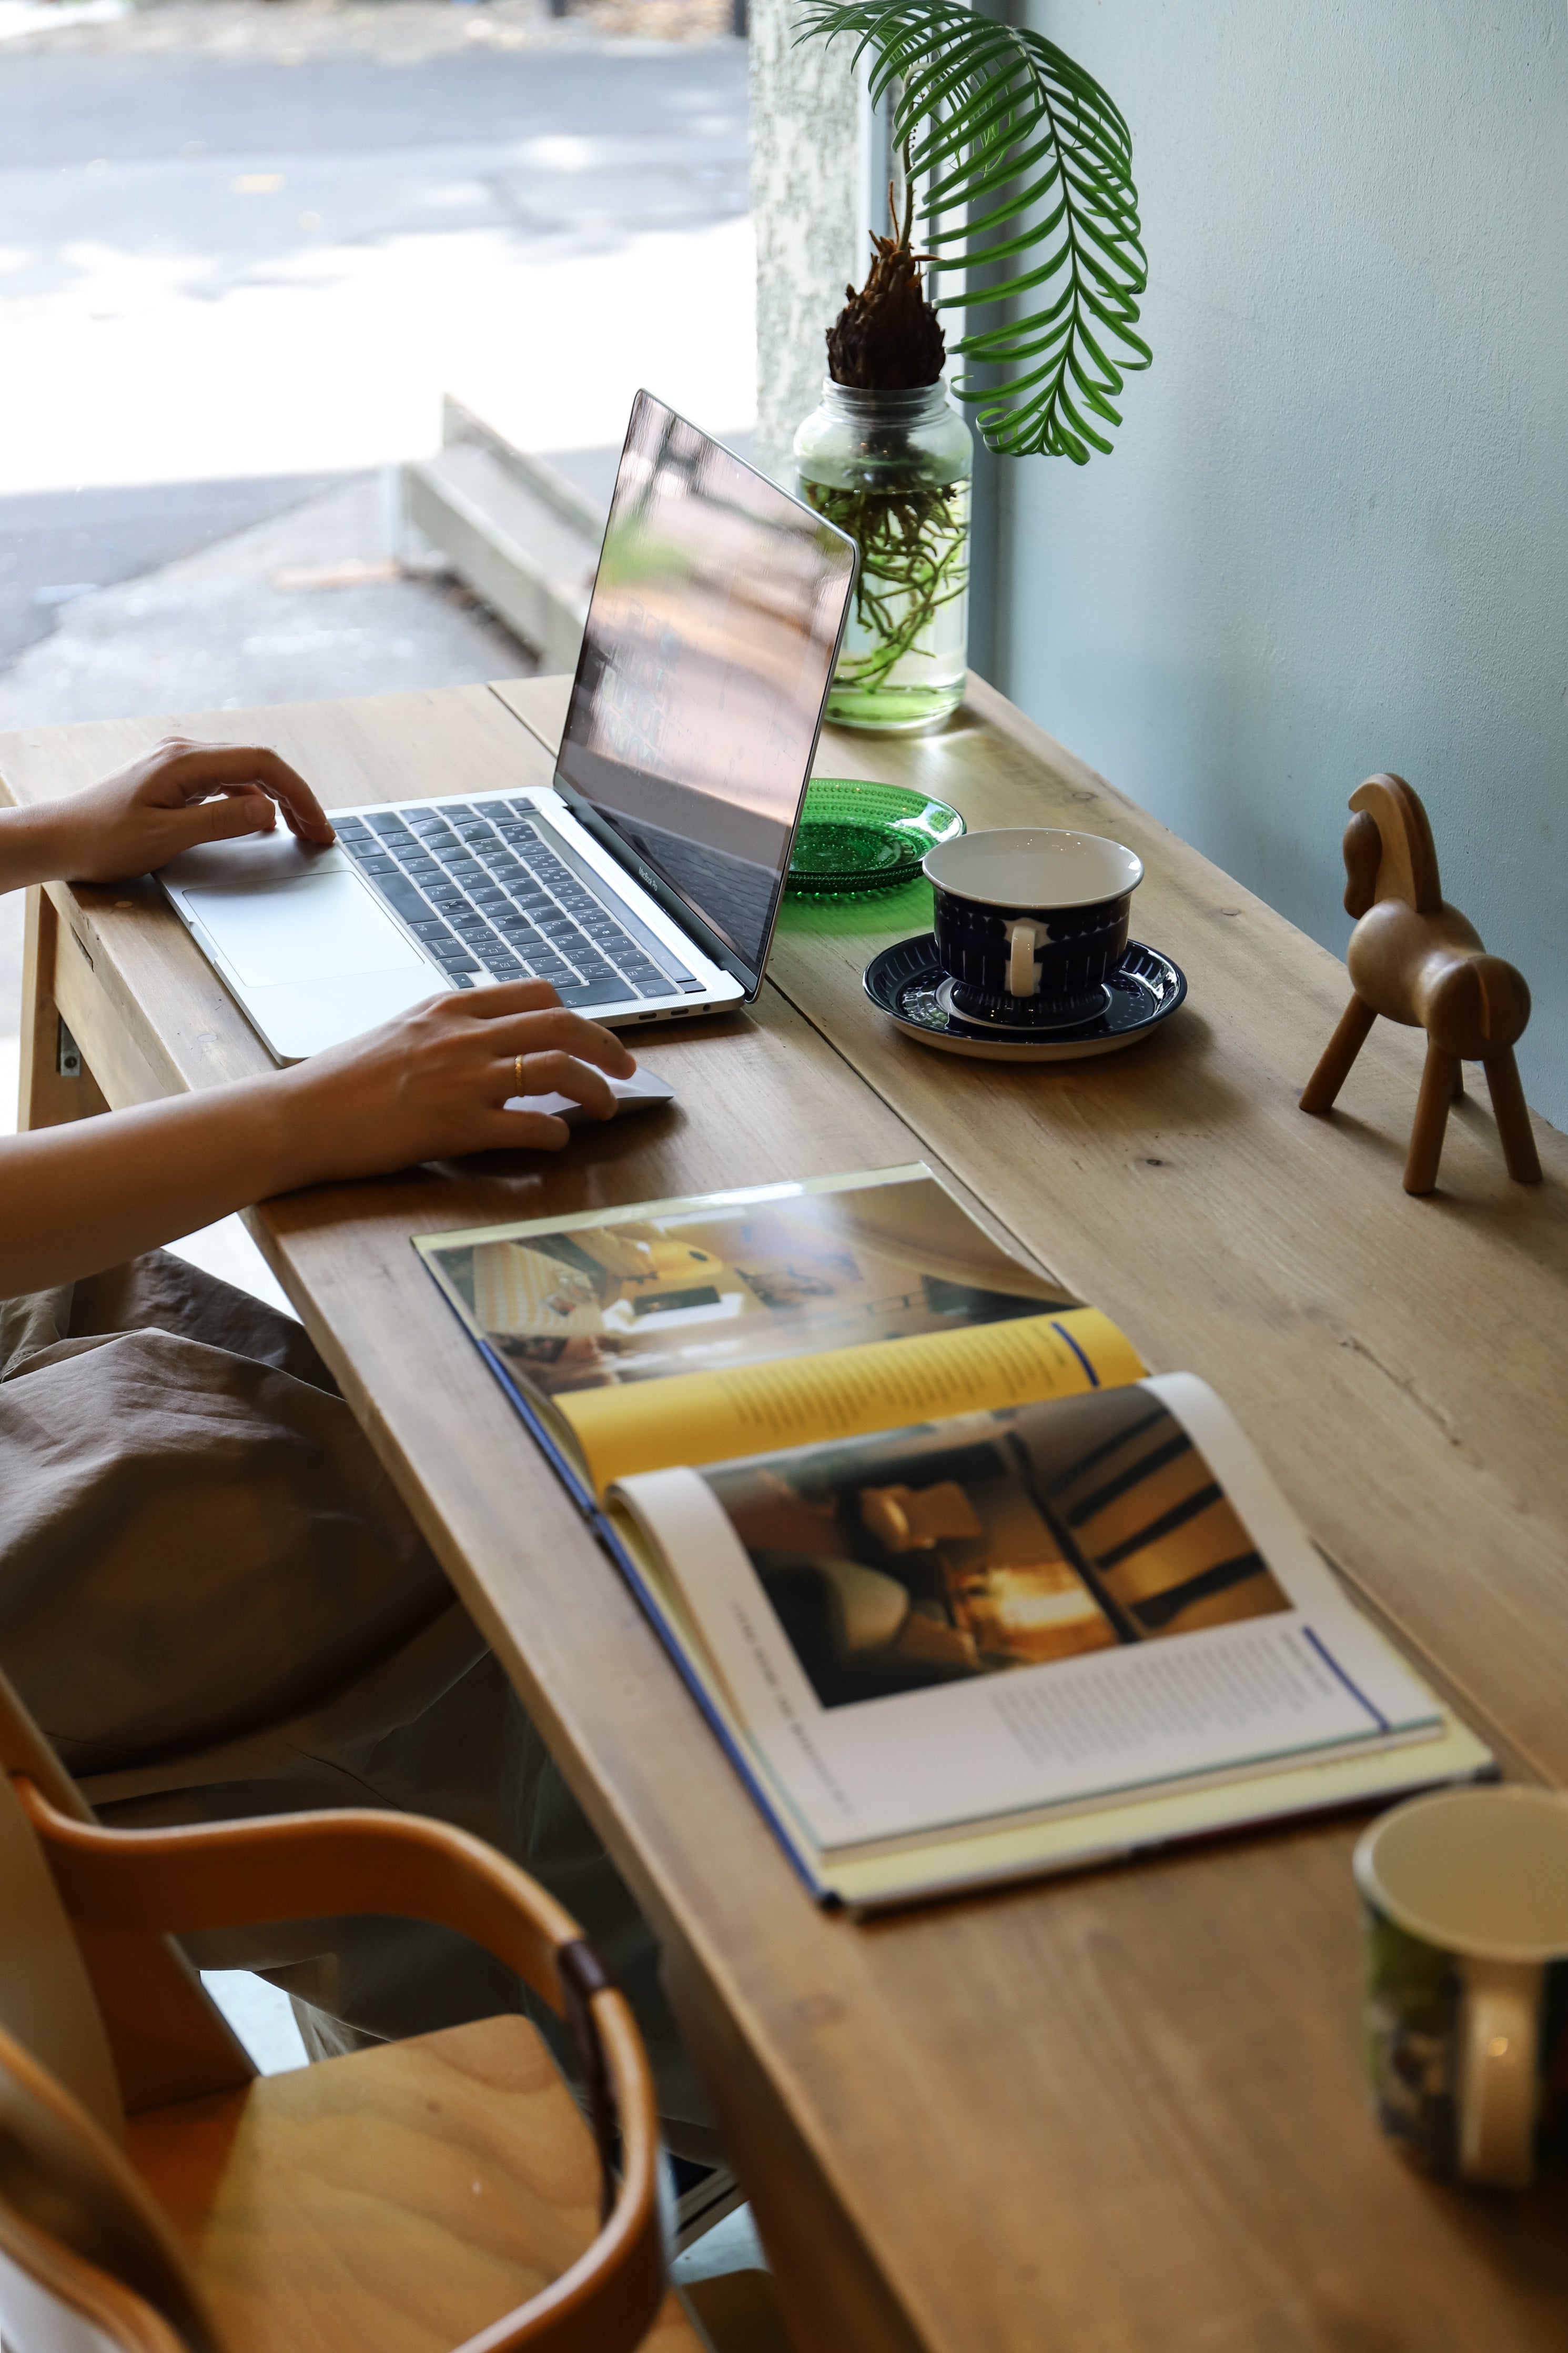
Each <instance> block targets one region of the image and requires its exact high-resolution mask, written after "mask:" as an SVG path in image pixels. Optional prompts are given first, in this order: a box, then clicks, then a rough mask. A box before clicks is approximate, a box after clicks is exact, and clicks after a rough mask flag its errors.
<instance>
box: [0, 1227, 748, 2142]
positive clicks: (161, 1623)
mask: <svg viewBox="0 0 1568 2353" xmlns="http://www.w3.org/2000/svg"><path fill="white" fill-rule="evenodd" d="M520 1441H521V1433H520ZM521 1442H526V1441H521ZM0 1664H3V1665H4V1667H5V1672H7V1673H8V1674H9V1675H10V1677H11V1679H12V1681H13V1682H14V1683H16V1686H17V1689H18V1690H19V1692H20V1693H21V1694H22V1697H23V1698H24V1700H25V1701H26V1704H27V1705H28V1706H29V1707H30V1708H31V1710H32V1712H33V1714H34V1715H35V1716H36V1718H37V1721H38V1723H39V1724H40V1725H42V1727H43V1729H44V1731H45V1732H46V1733H47V1736H49V1738H50V1739H51V1740H52V1741H53V1742H54V1744H55V1746H56V1748H57V1749H58V1752H59V1754H60V1756H61V1757H62V1758H63V1759H64V1761H65V1762H66V1764H67V1765H68V1767H69V1768H70V1770H71V1772H72V1773H73V1774H74V1775H75V1776H76V1777H77V1778H78V1780H79V1782H80V1784H81V1788H82V1790H83V1793H84V1795H85V1796H86V1797H87V1798H88V1799H89V1802H90V1803H91V1804H92V1805H93V1806H94V1807H95V1808H96V1809H97V1810H99V1811H100V1813H101V1814H102V1816H103V1818H104V1819H105V1820H107V1821H110V1822H117V1823H122V1824H127V1825H129V1824H135V1823H142V1824H144V1823H151V1822H163V1821H196V1820H220V1819H222V1818H224V1817H225V1816H229V1815H243V1814H258V1813H281V1812H289V1811H294V1810H300V1809H302V1808H308V1807H312V1806H323V1805H374V1806H389V1807H395V1808H399V1809H403V1810H410V1811H416V1812H421V1813H429V1814H435V1815H437V1816H439V1817H440V1818H441V1819H442V1820H447V1821H451V1822H456V1823H458V1824H460V1825H461V1826H462V1827H463V1828H464V1829H465V1830H469V1831H475V1832H477V1833H478V1834H479V1836H480V1837H481V1838H485V1839H489V1841H491V1842H492V1843H493V1844H494V1845H496V1846H498V1847H500V1849H501V1850H502V1851H503V1852H505V1853H507V1854H510V1856H512V1857H513V1858H514V1860H515V1861H517V1862H519V1863H521V1865H522V1866H523V1867H524V1868H525V1869H526V1870H528V1871H530V1872H531V1873H533V1874H534V1875H535V1877H537V1878H538V1879H540V1880H541V1881H542V1883H544V1885H545V1886H547V1887H548V1888H549V1889H550V1891H551V1893H552V1894H554V1895H555V1896H556V1897H557V1898H558V1899H559V1901H560V1902H561V1903H563V1905H565V1906H566V1908H567V1909H568V1910H569V1911H570V1912H572V1913H573V1914H574V1915H575V1916H576V1918H577V1919H578V1920H580V1921H581V1922H582V1924H583V1926H584V1928H585V1929H586V1931H587V1933H588V1935H589V1936H591V1937H592V1938H593V1940H594V1942H595V1945H596V1946H597V1947H598V1949H599V1951H600V1954H601V1956H602V1957H603V1958H604V1960H605V1964H606V1966H607V1967H608V1968H610V1970H611V1971H612V1973H613V1974H614V1975H615V1976H616V1978H617V1979H618V1980H619V1982H620V1983H621V1984H622V1985H623V1986H624V1987H625V1988H626V1992H627V1993H628V1995H629V1996H630V1998H631V2000H632V2001H633V2003H634V2006H635V2007H636V2009H637V2015H638V2019H639V2021H640V2023H641V2025H642V2028H643V2031H644V2034H645V2036H646V2037H647V2041H648V2044H649V2053H650V2057H651V2058H652V2060H653V2062H654V2066H655V2071H656V2073H657V2075H658V2083H659V2091H660V2105H661V2107H662V2109H663V2110H664V2112H665V2115H666V2121H667V2129H668V2134H669V2137H670V2140H671V2143H672V2145H673V2146H675V2147H678V2148H684V2149H686V2150H688V2151H689V2153H690V2154H691V2155H693V2156H708V2155H711V2154H712V2153H713V2145H712V2143H711V2139H710V2134H709V2132H708V2129H707V2126H706V2110H705V2107H704V2104H703V2102H702V2099H701V2095H700V2093H699V2091H698V2089H697V2087H696V2084H695V2082H694V2080H693V2079H692V2076H691V2073H690V2070H689V2065H688V2063H687V2062H686V2059H685V2055H684V2053H683V2052H682V2051H681V2049H680V2046H679V2041H678V2040H677V2038H676V2035H675V2031H674V2028H673V2025H672V2023H671V2021H670V2018H669V2014H668V2008H667V2006H666V2004H665V2001H664V1997H663V1994H662V1991H661V1989H660V1987H659V1984H658V1949H657V1947H656V1946H655V1944H654V1941H653V1938H652V1936H651V1934H650V1932H649V1931H648V1929H647V1926H646V1925H645V1924H644V1922H643V1920H642V1918H641V1916H640V1915H639V1914H638V1912H637V1907H636V1905H634V1904H633V1902H632V1900H631V1897H630V1896H629V1894H627V1892H626V1887H625V1884H624V1883H623V1882H622V1881H621V1879H620V1877H619V1876H618V1874H617V1873H616V1870H615V1868H614V1866H613V1864H612V1863H611V1862H610V1861H609V1858H608V1857H607V1855H606V1854H605V1851H604V1848H603V1847H602V1845H601V1844H600V1842H599V1841H598V1839H597V1838H596V1837H595V1833H594V1831H592V1829H591V1828H590V1826H589V1824H588V1822H587V1820H586V1818H585V1817H584V1814H583V1812H582V1810H581V1809H580V1807H579V1806H578V1805H577V1803H576V1801H575V1800H574V1798H573V1797H572V1794H571V1792H570V1790H569V1789H568V1788H567V1787H566V1785H565V1783H564V1781H563V1779H562V1778H561V1775H560V1774H559V1772H558V1771H557V1770H556V1768H555V1767H554V1765H553V1764H552V1761H551V1759H550V1757H549V1755H548V1753H547V1752H546V1750H545V1748H544V1746H543V1744H542V1741H541V1740H540V1738H539V1736H538V1734H537V1733H536V1732H535V1731H534V1728H533V1726H532V1725H531V1722H530V1720H529V1718H528V1716H527V1715H526V1714H525V1712H524V1710H523V1708H522V1706H521V1703H520V1702H519V1700H518V1699H517V1696H516V1694H515V1693H514V1692H513V1691H512V1690H511V1687H510V1684H509V1683H508V1682H507V1680H506V1677H505V1675H504V1674H503V1673H502V1672H501V1671H500V1667H499V1666H498V1664H497V1662H496V1661H495V1659H494V1657H493V1656H492V1655H491V1653H490V1651H489V1649H488V1647H487V1645H486V1643H485V1642H484V1641H483V1638H482V1637H481V1636H480V1634H479V1631H478V1630H477V1629H476V1627H475V1626H474V1624H473V1622H472V1620H470V1619H469V1617H468V1613H467V1611H466V1610H465V1609H463V1608H462V1605H461V1604H460V1603H459V1601H458V1599H457V1597H456V1596H455V1594H454V1593H453V1591H452V1589H451V1588H450V1586H449V1585H448V1584H447V1580H446V1578H445V1577H444V1576H443V1574H442V1572H441V1570H440V1568H439V1567H438V1566H437V1562H436V1560H435V1558H434V1556H432V1554H431V1553H430V1551H429V1549H428V1547H427V1546H426V1544H425V1543H424V1540H423V1539H422V1538H421V1536H420V1535H419V1534H418V1532H417V1530H416V1528H415V1526H414V1524H413V1522H412V1521H411V1520H410V1519H409V1517H408V1515H407V1514H406V1513H405V1510H404V1508H403V1505H402V1504H401V1503H400V1502H399V1500H398V1498H397V1496H396V1494H395V1493H394V1491H393V1489H392V1487H391V1485H390V1483H389V1482H388V1481H387V1479H386V1477H385V1474H384V1472H383V1471H382V1470H381V1468H380V1466H379V1464H378V1463H377V1462H376V1461H375V1458H374V1455H373V1454H372V1452H371V1451H370V1448H369V1446H368V1445H367V1443H366V1442H365V1440H364V1438H363V1434H362V1432H361V1431H360V1430H359V1427H358V1425H357V1424H356V1422H355V1421H354V1419H353V1415H352V1413H351V1412H350V1410H349V1409H348V1407H347V1406H346V1405H345V1404H344V1403H343V1401H342V1398H341V1397H340V1396H339V1395H338V1393H337V1390H336V1388H335V1387H334V1386H333V1383H332V1380H331V1375H330V1374H329V1373H328V1372H327V1370H326V1367H325V1366H323V1365H322V1363H321V1358H320V1357H319V1356H317V1354H316V1351H315V1349H314V1348H313V1346H312V1345H311V1344H310V1340H309V1339H308V1338H307V1336H306V1335H305V1334H304V1332H303V1331H302V1330H301V1329H300V1326H299V1325H298V1324H294V1323H292V1322H290V1321H289V1318H287V1317H286V1316H282V1315H279V1314H276V1313H275V1312H274V1311H273V1310H272V1309H270V1308H268V1307H264V1306H262V1305H261V1304H259V1303H258V1302H257V1301H255V1300H253V1299H250V1298H248V1297H247V1295H246V1294H245V1293H241V1292H237V1291H235V1290H232V1289H231V1288H230V1287H229V1286H228V1285H227V1284H226V1283H222V1282H216V1281H215V1280H214V1279H213V1278H212V1277H211V1276H208V1275H205V1274H202V1273H200V1272H198V1271H196V1270H195V1269H193V1268H191V1267H188V1266H186V1265H184V1263H183V1262H182V1261H180V1260H177V1259H174V1258H171V1257H168V1256H167V1255H165V1254H164V1253H163V1252H162V1251H157V1252H154V1253H153V1254H152V1255H151V1256H149V1257H147V1258H143V1259H139V1260H137V1261H134V1262H133V1263H132V1265H130V1266H128V1267H121V1268H117V1269H116V1270H114V1271H112V1272H111V1273H110V1274H106V1275H100V1276H96V1277H94V1278H93V1279H92V1280H90V1281H89V1282H79V1283H77V1284H76V1285H75V1286H74V1287H71V1286H67V1287H65V1288H64V1289H61V1290H58V1291H51V1292H44V1293H37V1294H35V1295H34V1296H32V1297H30V1298H26V1299H19V1300H13V1301H10V1302H8V1303H3V1304H0ZM189 1941H190V1944H191V1948H192V1951H193V1957H195V1958H196V1959H197V1960H198V1961H199V1962H200V1963H201V1965H202V1966H203V1967H204V1968H265V1969H266V1970H267V1973H268V1975H269V1976H272V1977H273V1978H275V1979H276V1980H277V1981H278V1982H279V1983H281V1984H283V1985H284V1986H286V1987H287V1988H288V1989H289V1991H290V1992H291V1993H293V1994H294V1995H295V1996H296V1997H297V1998H298V1999H299V2000H303V2001H305V2002H307V2003H309V2004H310V2006H311V2010H312V2011H313V2012H314V2013H315V2014H314V2015H313V2016H310V2017H309V2018H308V2019H307V2020H306V2021H305V2023H306V2024H307V2032H308V2040H309V2041H310V2042H311V2043H312V2045H313V2047H314V2048H315V2049H316V2050H317V2051H318V2052H322V2051H325V2050H330V2049H332V2048H343V2047H347V2046H348V2045H350V2044H351V2043H353V2042H356V2041H359V2040H362V2039H363V2038H365V2037H367V2036H368V2037H387V2036H397V2035H405V2034H413V2033H420V2032H425V2031H429V2030H430V2029H433V2028H435V2027H438V2026H445V2025H451V2024H456V2023H458V2021H463V2020H467V2019H470V2018H479V2017H485V2016H489V2015H490V2014H492V2013H493V2012H494V2011H496V2010H501V2009H511V2008H521V2009H528V2010H530V2011H531V2014H532V2015H534V2016H535V2018H536V2022H538V2023H539V2024H540V2025H541V2026H542V2028H543V2029H544V2031H546V2032H547V2033H548V2034H549V2035H550V2036H551V2039H552V2043H553V2045H554V2047H555V2049H556V2051H557V2053H558V2055H560V2056H561V2057H563V2059H565V2058H567V2057H568V2055H569V2054H568V2052H567V2048H566V2045H565V2042H564V2039H563V2037H562V2036H561V2035H560V2032H559V2029H558V2027H557V2022H556V2021H555V2020H554V2018H553V2015H552V2013H550V2012H548V2011H546V2010H543V2008H542V2005H539V2006H535V2005H534V2004H533V2003H532V2001H531V1997H530V1996H529V1995H528V1994H527V1991H526V1989H524V1988H522V1987H521V1985H520V1984H519V1982H518V1981H517V1979H516V1978H513V1977H511V1976H510V1973H509V1972H507V1971H505V1970H503V1969H502V1968H500V1965H499V1963H496V1962H494V1961H492V1960H491V1959H490V1958H489V1956H488V1955H485V1954H483V1953H481V1952H479V1949H478V1948H477V1947H474V1946H472V1945H470V1944H468V1942H467V1940H466V1939H464V1938H461V1937H458V1936H452V1935H450V1934H449V1933H447V1931H445V1930H439V1929H435V1928H430V1927H426V1926H423V1925H422V1924H417V1923H412V1922H401V1921H379V1920H377V1921H365V1920H339V1921H331V1922H325V1923H323V1922H310V1923H297V1924H293V1925H292V1926H282V1927H279V1928H271V1929H263V1930H259V1931H245V1932H236V1933H233V1934H230V1933H228V1932H225V1933H224V1934H223V1935H221V1936H208V1937H205V1938H202V1939H200V1940H197V1939H191V1940H189Z"/></svg>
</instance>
